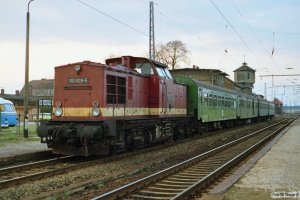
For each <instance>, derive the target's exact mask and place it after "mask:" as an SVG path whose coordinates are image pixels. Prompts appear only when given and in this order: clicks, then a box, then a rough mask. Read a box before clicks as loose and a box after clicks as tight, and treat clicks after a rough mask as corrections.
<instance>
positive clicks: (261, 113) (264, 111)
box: [258, 99, 269, 118]
mask: <svg viewBox="0 0 300 200" xmlns="http://www.w3.org/2000/svg"><path fill="white" fill-rule="evenodd" d="M268 116H269V102H268V101H267V100H265V99H259V100H258V117H260V118H268Z"/></svg>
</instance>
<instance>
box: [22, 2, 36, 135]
mask: <svg viewBox="0 0 300 200" xmlns="http://www.w3.org/2000/svg"><path fill="white" fill-rule="evenodd" d="M32 1H34V0H30V1H29V2H28V5H27V17H26V55H25V95H24V126H23V128H24V129H23V130H24V137H25V138H28V97H29V87H28V82H29V23H30V13H29V5H30V3H31V2H32Z"/></svg>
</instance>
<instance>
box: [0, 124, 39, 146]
mask: <svg viewBox="0 0 300 200" xmlns="http://www.w3.org/2000/svg"><path fill="white" fill-rule="evenodd" d="M28 130H29V134H28V138H24V137H23V126H20V127H18V126H16V127H9V128H5V129H4V128H2V129H1V131H0V147H3V146H6V145H7V144H10V143H19V142H24V141H39V140H40V138H39V137H38V136H37V134H36V124H29V125H28Z"/></svg>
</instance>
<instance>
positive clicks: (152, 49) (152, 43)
mask: <svg viewBox="0 0 300 200" xmlns="http://www.w3.org/2000/svg"><path fill="white" fill-rule="evenodd" d="M149 22H150V23H149V59H150V60H155V37H154V6H153V1H150V21H149Z"/></svg>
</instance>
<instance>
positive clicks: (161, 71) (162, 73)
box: [155, 67, 172, 79]
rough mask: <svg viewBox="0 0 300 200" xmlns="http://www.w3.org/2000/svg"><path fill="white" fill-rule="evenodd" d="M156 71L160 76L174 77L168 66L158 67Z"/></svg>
mask: <svg viewBox="0 0 300 200" xmlns="http://www.w3.org/2000/svg"><path fill="white" fill-rule="evenodd" d="M155 69H156V72H157V74H158V75H159V76H160V77H164V78H166V79H172V75H171V74H170V72H169V70H168V69H167V68H163V67H156V68H155Z"/></svg>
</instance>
